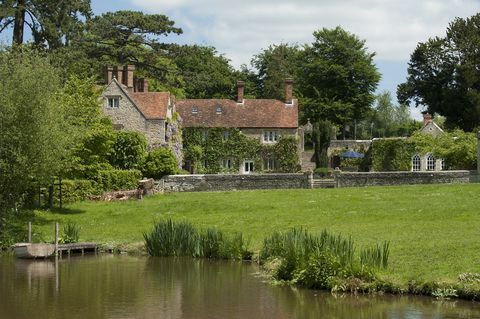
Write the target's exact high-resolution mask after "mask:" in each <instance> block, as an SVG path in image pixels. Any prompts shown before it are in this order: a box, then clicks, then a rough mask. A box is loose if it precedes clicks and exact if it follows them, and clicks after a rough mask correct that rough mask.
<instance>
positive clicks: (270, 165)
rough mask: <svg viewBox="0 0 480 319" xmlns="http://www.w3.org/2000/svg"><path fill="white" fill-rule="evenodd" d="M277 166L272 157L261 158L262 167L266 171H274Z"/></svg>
mask: <svg viewBox="0 0 480 319" xmlns="http://www.w3.org/2000/svg"><path fill="white" fill-rule="evenodd" d="M276 168H277V165H276V160H275V159H274V158H271V157H269V158H266V159H264V160H263V169H264V170H266V171H274V170H275V169H276Z"/></svg>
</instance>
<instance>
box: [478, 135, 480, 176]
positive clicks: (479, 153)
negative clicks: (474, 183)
mask: <svg viewBox="0 0 480 319" xmlns="http://www.w3.org/2000/svg"><path fill="white" fill-rule="evenodd" d="M477 173H478V174H480V132H477Z"/></svg>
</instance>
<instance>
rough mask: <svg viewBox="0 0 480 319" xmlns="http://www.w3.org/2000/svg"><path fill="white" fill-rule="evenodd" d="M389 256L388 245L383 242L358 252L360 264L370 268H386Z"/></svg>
mask: <svg viewBox="0 0 480 319" xmlns="http://www.w3.org/2000/svg"><path fill="white" fill-rule="evenodd" d="M389 254H390V243H389V242H386V241H385V242H383V243H382V244H381V245H379V244H376V245H375V246H372V247H367V248H364V249H363V250H362V251H361V252H360V264H361V265H362V266H368V267H372V268H377V269H380V268H383V269H386V268H387V266H388V256H389Z"/></svg>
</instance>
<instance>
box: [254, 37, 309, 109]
mask: <svg viewBox="0 0 480 319" xmlns="http://www.w3.org/2000/svg"><path fill="white" fill-rule="evenodd" d="M299 54H300V50H299V48H298V46H296V45H288V44H284V43H281V44H279V45H271V46H269V47H268V48H267V49H265V50H263V51H262V52H261V53H259V54H257V55H255V56H254V57H253V59H252V66H253V67H255V68H256V69H257V70H258V78H259V80H260V83H261V84H260V90H261V94H260V95H261V97H262V98H266V99H279V100H283V99H284V98H285V89H284V88H285V79H286V78H293V79H294V80H296V77H297V74H298V71H297V66H298V57H299Z"/></svg>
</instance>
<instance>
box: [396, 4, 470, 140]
mask: <svg viewBox="0 0 480 319" xmlns="http://www.w3.org/2000/svg"><path fill="white" fill-rule="evenodd" d="M478 47H480V14H476V15H474V16H472V17H470V18H467V19H461V18H457V19H455V20H454V21H453V22H451V23H450V25H449V26H448V28H447V32H446V36H445V37H443V38H438V37H437V38H433V39H429V40H428V41H426V42H424V43H419V44H418V45H417V47H416V49H415V50H414V52H413V53H412V55H411V57H410V62H409V66H408V78H407V81H406V82H405V83H402V84H400V85H399V87H398V89H397V96H398V100H399V101H400V102H401V103H406V104H411V103H414V105H415V106H417V107H423V108H426V110H427V111H428V112H429V113H431V114H434V113H437V114H439V115H442V116H445V117H446V122H445V125H446V126H447V127H448V128H455V127H459V128H462V129H463V130H465V131H472V130H473V129H474V128H475V127H476V126H478V125H479V124H480V73H479V72H478V70H479V68H480V53H479V51H478Z"/></svg>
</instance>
